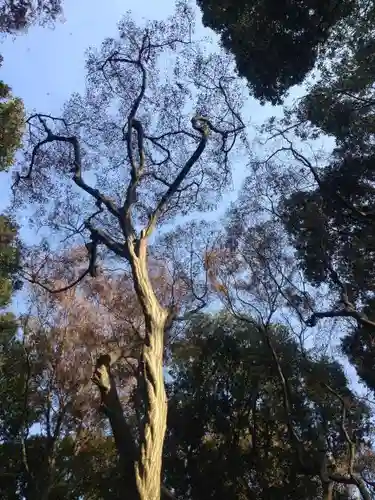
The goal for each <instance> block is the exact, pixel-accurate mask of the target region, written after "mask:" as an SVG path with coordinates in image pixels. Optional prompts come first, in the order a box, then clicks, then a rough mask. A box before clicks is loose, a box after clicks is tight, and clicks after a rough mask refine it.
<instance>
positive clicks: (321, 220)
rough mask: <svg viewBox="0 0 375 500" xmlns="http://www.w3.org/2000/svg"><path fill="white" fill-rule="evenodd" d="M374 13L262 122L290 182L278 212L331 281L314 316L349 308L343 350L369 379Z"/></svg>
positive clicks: (277, 201) (315, 268)
mask: <svg viewBox="0 0 375 500" xmlns="http://www.w3.org/2000/svg"><path fill="white" fill-rule="evenodd" d="M373 16H374V8H373V6H372V5H368V6H367V8H366V9H364V10H362V16H360V17H358V18H357V19H356V22H355V23H354V24H353V26H352V30H351V38H350V43H349V42H348V44H347V45H344V47H343V49H342V53H341V57H338V58H337V60H336V64H335V65H332V66H329V65H327V66H326V67H325V69H324V71H323V72H322V74H321V78H320V79H319V80H318V81H317V82H316V83H315V84H314V85H312V86H311V88H310V89H309V91H308V93H307V95H306V96H305V97H303V98H302V99H301V100H300V101H299V102H297V103H296V105H295V106H293V107H292V108H290V109H286V110H285V115H284V118H283V119H282V120H281V121H274V120H272V121H270V122H269V123H268V124H267V125H266V127H265V128H264V130H265V131H266V132H267V133H268V135H269V136H270V137H272V138H273V142H272V143H270V142H268V144H269V145H270V144H272V146H271V154H270V156H269V157H268V158H267V161H266V162H265V163H267V164H268V168H272V169H273V171H274V172H275V171H277V172H278V174H277V178H278V182H279V186H280V185H281V184H284V186H285V184H286V183H288V182H289V187H288V188H287V189H285V190H284V192H281V191H280V189H279V188H276V191H278V196H277V197H276V196H274V198H273V200H274V201H273V203H274V205H275V206H277V216H278V217H279V219H280V220H282V221H283V223H284V224H285V227H286V229H287V231H288V233H289V234H290V237H291V241H292V244H293V245H294V247H295V248H296V250H297V257H298V259H299V263H300V266H301V268H302V269H303V271H304V273H305V276H306V278H307V279H308V280H309V281H310V282H311V283H312V284H314V285H315V286H320V285H322V284H324V285H328V287H329V290H330V298H329V300H327V301H326V303H325V307H322V308H320V309H319V308H318V309H315V310H314V311H313V314H312V316H311V318H310V320H309V321H308V323H309V324H311V325H314V324H316V323H317V321H318V320H319V319H322V318H346V320H345V321H346V324H344V327H345V328H346V330H345V333H346V334H347V335H346V336H345V338H344V339H343V343H342V347H343V351H344V352H345V353H346V354H347V355H348V356H349V360H350V361H351V362H352V363H353V364H354V366H355V367H356V369H357V372H358V374H359V376H360V377H361V379H362V380H363V381H364V382H366V383H367V384H368V386H369V387H370V388H371V389H373V387H374V385H373V381H372V376H371V373H372V369H373V363H372V359H373V356H372V354H373V353H374V350H373V349H374V348H373V345H374V343H373V337H374V322H373V319H374V318H373V293H374V259H373V254H374V242H373V238H372V235H373V222H374V213H375V207H374V200H373V168H372V164H373V161H374V148H373V135H374V125H373V124H374V116H373V109H372V104H373V102H374V93H373V83H374V74H373V72H372V71H371V68H372V63H371V61H372V60H373V58H374V30H373V23H372V19H373ZM323 134H324V135H328V136H330V137H331V138H332V139H333V140H334V143H335V145H334V148H333V151H332V154H322V152H321V151H319V143H318V140H319V138H320V137H321V136H323ZM301 139H302V141H303V142H302V144H301V145H300V146H299V147H297V141H300V140H301ZM275 141H276V142H275ZM272 148H273V150H272ZM271 162H273V166H272V167H271V166H270V163H271ZM262 168H264V166H263V167H262ZM293 170H294V171H293ZM282 179H283V181H282ZM287 179H288V180H287ZM291 179H293V182H292V183H291V182H290V180H291ZM371 353H372V354H371Z"/></svg>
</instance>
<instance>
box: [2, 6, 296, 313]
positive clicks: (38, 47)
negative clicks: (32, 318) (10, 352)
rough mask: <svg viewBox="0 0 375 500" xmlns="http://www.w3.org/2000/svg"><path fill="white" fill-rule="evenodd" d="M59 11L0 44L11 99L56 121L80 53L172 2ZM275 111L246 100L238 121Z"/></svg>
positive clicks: (73, 83) (6, 191)
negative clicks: (55, 19)
mask: <svg viewBox="0 0 375 500" xmlns="http://www.w3.org/2000/svg"><path fill="white" fill-rule="evenodd" d="M63 5H64V17H65V19H66V20H65V22H64V23H57V24H56V26H55V27H54V29H50V28H46V27H44V28H42V27H33V28H31V29H30V30H29V31H28V33H26V34H24V35H20V36H17V37H15V38H11V37H8V38H5V39H4V41H3V42H2V43H1V47H0V52H1V53H2V55H3V57H4V64H3V66H2V68H1V78H2V79H3V80H4V81H5V82H6V83H7V84H8V85H10V86H11V87H12V89H13V92H14V95H16V96H19V97H21V98H22V99H23V100H24V103H25V105H26V108H27V110H28V111H33V110H37V111H39V112H47V113H51V114H56V115H58V114H59V111H60V109H61V107H62V105H63V104H64V102H65V101H66V100H67V99H68V98H69V96H70V95H71V94H72V93H73V92H77V91H78V92H80V91H82V90H83V87H84V79H85V67H84V63H85V51H86V49H87V48H88V47H89V46H99V45H100V44H101V42H102V41H103V39H104V38H106V37H107V36H112V35H115V34H116V30H117V26H116V25H117V22H118V21H119V20H120V19H121V17H122V15H123V14H124V13H125V12H126V11H127V10H131V11H132V14H133V17H134V19H135V20H139V21H141V20H142V19H144V18H149V19H163V18H165V17H167V16H168V15H170V14H171V13H172V12H173V10H174V0H162V1H157V2H156V1H155V0H153V1H152V0H142V1H139V2H131V1H129V0H108V1H107V2H103V0H63ZM197 17H198V23H197V30H198V36H200V35H202V36H207V35H210V36H211V37H214V35H213V34H212V32H211V31H209V30H206V29H205V28H203V26H202V25H201V24H200V17H201V16H200V12H199V11H198V9H197ZM297 94H301V90H300V89H297V91H295V92H293V94H292V97H296V96H297ZM276 111H277V110H275V108H271V107H270V106H266V107H262V106H260V104H259V103H258V102H257V101H255V100H254V99H251V98H249V101H248V104H247V106H246V107H245V109H244V115H245V116H246V118H248V117H251V120H252V122H253V123H259V124H260V123H262V122H263V120H264V119H265V118H266V117H267V116H270V115H271V114H275V112H276ZM244 176H245V169H244V166H241V165H239V167H238V168H237V170H236V172H235V175H234V185H235V187H236V188H238V187H239V186H240V184H241V181H242V179H243V178H244ZM10 185H11V180H10V176H9V175H7V174H4V173H0V211H2V210H3V209H4V208H5V207H6V206H7V204H8V202H9V199H10ZM233 197H234V195H233ZM233 197H232V199H233ZM227 200H228V198H227ZM28 236H29V235H28ZM20 306H21V303H18V304H17V303H16V304H14V308H15V309H18V308H19V307H20Z"/></svg>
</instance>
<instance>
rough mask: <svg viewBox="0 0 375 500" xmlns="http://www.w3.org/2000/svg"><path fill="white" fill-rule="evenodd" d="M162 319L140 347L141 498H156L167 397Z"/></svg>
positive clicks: (158, 499) (157, 494)
mask: <svg viewBox="0 0 375 500" xmlns="http://www.w3.org/2000/svg"><path fill="white" fill-rule="evenodd" d="M163 351H164V321H162V323H161V324H159V325H155V326H154V327H153V328H152V331H151V333H150V334H149V341H148V342H147V343H146V344H145V346H144V349H143V356H142V357H143V359H142V363H143V366H142V370H143V377H144V382H145V393H146V394H145V396H146V401H145V408H146V415H145V424H144V429H143V439H142V443H141V450H140V457H139V460H138V462H137V464H136V475H137V486H138V491H139V495H140V498H141V500H160V492H161V489H160V488H161V474H162V462H163V444H164V436H165V432H166V425H167V397H166V393H165V387H164V375H163Z"/></svg>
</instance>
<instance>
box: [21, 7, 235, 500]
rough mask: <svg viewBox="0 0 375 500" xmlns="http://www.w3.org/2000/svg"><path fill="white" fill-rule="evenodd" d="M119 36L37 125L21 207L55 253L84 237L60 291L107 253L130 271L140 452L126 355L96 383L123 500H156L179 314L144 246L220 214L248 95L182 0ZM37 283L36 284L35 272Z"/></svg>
mask: <svg viewBox="0 0 375 500" xmlns="http://www.w3.org/2000/svg"><path fill="white" fill-rule="evenodd" d="M119 32H120V36H119V39H117V40H115V39H107V40H105V41H104V43H103V45H102V48H101V50H100V51H96V50H90V51H89V54H88V59H87V87H86V92H85V94H84V95H82V96H80V95H75V96H73V97H72V99H71V100H70V101H69V102H68V103H67V104H66V106H65V110H64V113H63V116H62V117H61V118H56V117H52V116H50V115H47V114H34V115H32V116H31V117H30V118H29V120H28V122H27V125H28V135H27V140H28V148H27V150H26V151H25V156H24V162H25V163H24V164H23V165H21V169H20V170H19V173H17V174H16V178H15V203H16V205H17V203H18V204H19V206H24V205H25V204H27V203H30V202H31V203H32V204H33V206H34V207H36V211H35V212H34V214H33V221H34V222H35V221H36V224H37V225H38V227H43V226H44V227H47V228H48V229H49V233H48V234H49V236H50V240H51V248H53V249H56V248H57V247H58V246H59V245H58V244H57V243H56V241H57V240H56V238H54V235H55V234H60V236H61V235H63V242H62V243H60V246H61V245H62V246H65V247H66V246H67V245H69V244H71V245H73V244H77V242H78V241H79V239H80V238H81V239H82V237H83V238H84V239H85V242H86V248H87V251H88V255H89V263H88V266H87V268H86V269H85V270H83V271H82V273H81V274H80V275H79V276H78V277H77V278H76V279H74V280H73V281H72V282H71V283H69V284H68V285H66V286H64V287H62V289H63V290H66V289H67V288H69V287H71V286H74V285H75V284H77V283H78V282H79V281H80V280H81V279H82V278H83V277H85V276H87V275H92V276H95V275H96V274H97V257H98V255H103V258H105V256H106V255H107V256H108V254H109V253H111V254H112V258H113V256H114V257H115V258H116V259H117V261H121V263H120V264H119V265H120V266H123V267H124V266H126V265H127V266H129V268H130V271H131V276H132V280H133V284H134V290H135V293H136V296H137V298H138V300H139V304H140V307H141V310H142V313H143V316H144V332H142V335H141V336H140V339H141V341H142V348H141V357H140V360H139V365H138V375H137V379H138V391H139V394H140V400H141V401H142V405H143V410H144V411H143V415H142V417H141V418H140V422H139V446H136V445H135V441H134V438H133V437H132V435H131V433H130V429H129V426H128V425H127V422H126V419H125V417H124V414H123V411H122V408H121V404H120V400H119V397H118V394H117V389H116V385H115V382H114V378H113V376H112V372H111V367H112V366H113V364H114V363H116V361H118V359H119V357H121V355H122V353H121V352H119V351H116V352H108V353H107V354H105V355H102V356H100V357H99V359H98V360H97V364H96V368H95V373H94V381H95V383H96V385H97V386H98V388H99V390H100V394H101V397H102V404H103V408H105V411H106V415H107V416H108V419H109V421H110V424H111V426H112V431H113V435H114V438H115V441H116V445H117V448H118V451H119V454H120V456H121V458H122V461H123V463H124V466H125V467H126V468H127V471H128V472H127V473H129V469H130V470H131V471H132V472H131V474H130V475H131V477H132V479H131V483H129V491H128V492H127V494H126V498H140V499H142V500H146V499H147V500H154V499H155V500H156V499H159V498H160V494H161V470H162V449H163V441H164V434H165V430H166V416H167V400H166V393H165V388H164V381H163V352H164V331H165V327H166V325H169V324H170V322H171V320H172V319H173V317H174V315H175V314H176V308H175V307H173V304H171V305H170V306H166V305H162V304H161V302H160V300H159V298H158V297H157V295H156V292H155V288H154V287H153V285H152V281H151V279H150V274H149V269H148V242H149V240H150V238H151V237H152V236H153V233H154V230H155V228H156V226H157V225H161V224H163V223H166V222H169V223H173V222H174V221H175V220H176V217H178V216H181V215H188V214H191V213H193V212H194V211H197V210H207V209H208V210H209V209H213V208H215V206H216V203H217V201H218V200H219V198H220V194H221V193H222V191H223V189H224V188H225V187H226V186H227V185H228V182H229V181H230V172H231V166H230V153H231V151H232V149H233V148H234V146H235V144H236V143H237V142H238V141H237V138H238V137H241V136H242V135H243V133H244V123H243V121H242V119H241V117H240V114H239V109H240V107H241V105H242V90H241V88H240V87H237V83H236V78H235V76H234V73H233V68H232V61H231V59H230V58H227V57H226V56H223V55H220V54H217V53H216V54H215V53H213V54H207V44H205V46H204V47H203V46H201V45H200V43H199V42H198V41H194V38H193V37H194V30H193V18H192V13H191V11H190V9H189V8H188V7H187V6H186V5H184V4H182V3H181V4H178V6H177V11H176V14H175V15H174V16H173V17H172V18H171V19H169V20H168V21H167V22H151V23H148V24H147V25H146V26H145V27H144V28H140V27H138V26H136V25H135V24H134V22H133V21H132V20H131V18H130V17H126V18H125V19H124V20H123V21H122V22H121V23H120V25H119ZM103 249H104V251H103ZM100 252H102V253H100ZM29 277H30V276H29ZM30 279H31V280H33V281H38V279H37V277H36V274H33V273H31V277H30ZM43 286H44V287H45V288H47V289H49V290H50V291H52V292H57V291H58V290H59V289H58V288H53V285H52V284H48V283H46V282H44V283H43ZM60 290H61V287H60ZM165 494H166V495H168V494H167V492H165Z"/></svg>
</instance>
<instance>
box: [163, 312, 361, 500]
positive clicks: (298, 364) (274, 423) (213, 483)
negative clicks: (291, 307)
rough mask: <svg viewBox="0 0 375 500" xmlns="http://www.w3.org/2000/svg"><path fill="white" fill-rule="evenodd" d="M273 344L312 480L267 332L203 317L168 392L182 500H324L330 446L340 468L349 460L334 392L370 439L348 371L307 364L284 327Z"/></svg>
mask: <svg viewBox="0 0 375 500" xmlns="http://www.w3.org/2000/svg"><path fill="white" fill-rule="evenodd" d="M271 335H272V342H273V344H274V347H275V349H276V351H277V354H278V357H279V361H280V364H281V366H282V370H283V372H284V376H285V377H286V379H287V380H288V384H289V388H290V402H291V413H292V414H291V417H292V420H293V425H294V429H295V432H296V433H297V434H298V436H299V437H300V439H301V442H303V456H304V460H305V461H306V464H308V466H309V467H311V470H310V473H307V474H305V473H304V469H303V468H302V466H301V464H300V462H299V459H298V456H297V455H298V454H297V450H296V447H295V445H294V443H293V441H292V440H291V437H290V434H289V432H288V425H287V414H286V411H285V407H284V404H283V391H282V387H281V385H280V379H279V375H278V372H277V369H276V366H275V363H274V362H273V359H272V355H271V352H270V350H269V348H268V346H267V343H266V342H265V337H264V333H262V330H261V329H258V328H256V326H255V325H251V324H249V323H244V322H242V321H241V322H239V321H236V320H234V319H233V318H230V317H228V316H223V315H219V316H217V317H210V316H207V317H204V316H203V317H201V318H200V320H198V321H196V322H195V323H194V324H192V325H191V329H190V331H189V332H188V338H187V339H186V341H184V342H182V343H181V344H180V345H177V346H176V348H175V364H174V369H173V375H174V376H175V382H174V383H173V384H171V386H170V388H169V395H170V408H169V427H168V428H169V433H168V438H167V442H166V460H165V464H166V470H167V478H168V481H169V482H170V484H171V486H173V487H174V488H175V489H176V492H177V493H178V494H179V495H180V496H181V497H184V496H186V495H188V494H189V495H190V496H191V498H193V499H194V500H198V499H202V500H203V499H206V498H215V499H216V498H226V499H232V498H233V499H252V498H254V499H256V498H265V499H276V498H280V499H288V498H290V499H292V498H293V499H296V498H310V499H316V498H318V497H319V495H321V492H320V483H319V467H320V465H319V464H320V455H319V449H320V447H321V446H322V444H323V445H324V443H328V442H329V443H330V446H331V450H332V453H333V455H334V456H335V458H336V459H340V457H341V458H344V459H345V456H346V453H347V445H346V442H345V439H344V437H343V435H342V434H341V432H340V426H341V416H342V404H341V402H340V400H339V399H338V398H337V397H335V396H334V395H333V394H332V393H331V392H329V391H328V390H327V388H326V386H329V387H330V388H332V389H333V390H334V391H337V392H338V393H339V394H340V395H341V396H343V397H347V398H348V399H349V400H350V401H351V402H352V407H351V410H350V411H349V412H348V420H347V422H346V425H348V426H349V427H350V429H351V431H357V433H358V434H357V437H358V439H359V440H361V439H362V436H363V434H364V433H365V432H366V430H367V425H368V424H367V423H366V419H367V415H368V410H367V409H366V408H365V407H364V406H362V405H361V404H360V403H359V402H358V401H356V398H355V396H354V395H353V394H352V393H351V392H350V390H349V388H348V386H347V380H346V378H345V376H344V373H343V371H342V369H341V368H340V366H339V365H338V364H337V363H335V362H332V361H330V360H328V359H324V358H322V359H320V360H316V361H315V362H314V361H310V360H308V359H306V358H305V357H304V355H303V353H301V352H300V350H299V348H298V346H297V344H296V343H295V342H294V341H293V340H292V339H291V337H290V336H289V335H288V332H287V331H286V329H285V328H283V327H276V326H275V327H273V328H272V329H271ZM311 471H314V472H313V473H311ZM336 486H337V485H336ZM336 493H337V494H338V491H337V492H336ZM334 498H336V497H334ZM337 498H338V496H337ZM341 498H348V497H347V496H343V497H341Z"/></svg>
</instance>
